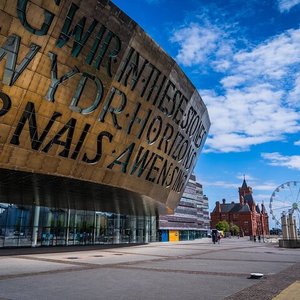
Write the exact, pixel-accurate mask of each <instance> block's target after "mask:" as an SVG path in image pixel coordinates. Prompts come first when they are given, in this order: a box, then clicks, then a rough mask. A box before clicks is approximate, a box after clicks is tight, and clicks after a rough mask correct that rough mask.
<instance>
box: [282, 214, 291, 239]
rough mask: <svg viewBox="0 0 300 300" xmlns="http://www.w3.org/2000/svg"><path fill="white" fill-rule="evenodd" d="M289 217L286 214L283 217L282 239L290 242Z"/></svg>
mask: <svg viewBox="0 0 300 300" xmlns="http://www.w3.org/2000/svg"><path fill="white" fill-rule="evenodd" d="M287 223H288V222H287V217H286V215H285V214H282V216H281V226H282V239H283V240H288V239H289V226H288V224H287Z"/></svg>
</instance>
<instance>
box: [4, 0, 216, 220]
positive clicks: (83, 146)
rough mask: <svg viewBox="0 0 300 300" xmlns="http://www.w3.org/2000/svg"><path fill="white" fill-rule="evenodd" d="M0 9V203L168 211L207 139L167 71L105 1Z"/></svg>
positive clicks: (181, 80)
mask: <svg viewBox="0 0 300 300" xmlns="http://www.w3.org/2000/svg"><path fill="white" fill-rule="evenodd" d="M0 9H1V11H0V23H1V26H0V45H1V48H0V61H1V62H0V87H1V92H0V151H1V152H0V168H1V183H0V185H1V189H0V197H1V200H0V202H6V203H9V202H10V201H11V199H13V200H14V203H18V204H30V203H31V204H32V203H34V204H36V205H43V206H48V207H51V206H55V207H64V208H78V209H90V210H102V211H114V212H117V213H130V214H139V213H143V214H145V213H146V214H147V212H149V214H153V213H152V212H151V211H153V210H155V209H157V208H158V206H161V207H167V208H170V209H173V208H174V207H175V206H176V205H177V203H178V201H179V199H180V197H181V194H182V192H183V189H184V187H185V184H186V182H187V180H188V178H189V175H190V173H191V172H192V170H193V167H194V165H195V163H196V160H197V157H198V155H199V153H200V151H201V149H202V147H203V144H204V142H205V139H206V136H207V133H208V130H209V127H210V121H209V117H208V113H207V109H206V107H205V105H204V103H203V101H202V99H201V97H200V95H199V93H198V92H197V90H196V89H195V87H194V86H193V84H192V83H191V82H190V81H189V79H188V78H187V77H186V75H185V74H184V73H183V72H182V71H181V69H180V68H179V67H178V65H177V64H176V63H175V61H174V60H173V59H172V58H171V57H169V56H168V55H167V54H166V53H165V52H164V51H163V50H162V49H161V48H160V47H159V46H158V45H157V44H156V43H155V42H154V41H153V40H152V39H151V38H150V37H149V36H148V35H147V34H146V33H145V32H144V31H143V30H142V29H141V28H140V27H139V26H138V25H137V24H136V23H135V22H134V21H133V20H131V19H130V18H129V17H128V16H127V15H125V14H124V13H123V12H122V11H120V9H119V8H117V7H116V6H115V5H114V4H113V3H111V2H110V1H104V0H101V1H96V0H93V1H86V0H85V1H80V0H77V1H75V0H73V1H69V0H65V1H64V0H49V1H38V0H35V1H34V0H32V1H26V0H18V1H1V4H0Z"/></svg>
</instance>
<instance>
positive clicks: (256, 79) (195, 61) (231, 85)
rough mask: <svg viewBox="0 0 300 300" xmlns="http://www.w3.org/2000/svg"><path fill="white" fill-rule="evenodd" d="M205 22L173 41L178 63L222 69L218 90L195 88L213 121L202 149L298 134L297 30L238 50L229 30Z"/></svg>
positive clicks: (239, 147)
mask: <svg viewBox="0 0 300 300" xmlns="http://www.w3.org/2000/svg"><path fill="white" fill-rule="evenodd" d="M299 1H300V0H299ZM203 23H204V24H203V25H200V24H197V23H190V24H189V25H188V26H186V27H182V28H180V29H178V30H177V31H174V32H173V35H172V37H171V41H172V42H174V43H177V45H178V46H179V49H178V53H177V56H176V59H177V61H178V62H179V63H180V64H182V65H184V66H189V67H198V68H200V69H201V70H203V69H205V68H207V67H208V66H210V67H212V68H213V69H214V70H215V71H218V72H219V75H222V73H223V77H222V78H221V79H220V86H219V88H218V89H214V90H200V91H199V92H200V94H201V96H202V98H203V100H204V102H205V103H206V105H207V108H208V112H209V115H210V119H211V122H212V126H211V129H210V134H209V137H208V139H207V142H206V146H205V148H204V152H241V151H248V150H250V148H251V146H253V145H258V144H263V143H266V142H271V141H283V140H285V138H286V136H287V134H294V133H297V132H298V131H299V130H300V123H299V120H300V112H299V108H300V72H299V73H297V72H295V70H300V29H299V28H298V29H290V30H287V31H285V32H283V33H282V34H279V35H277V36H274V37H272V38H270V39H268V40H266V41H264V42H262V43H260V44H258V45H256V46H255V47H252V48H251V49H242V50H241V49H240V50H239V51H237V50H236V48H235V47H234V45H235V41H234V40H233V39H232V37H231V35H230V29H229V30H228V32H227V31H226V28H225V25H222V26H223V27H220V28H218V27H217V26H214V25H212V24H211V23H210V22H209V21H207V20H205V21H204V22H203ZM220 73H221V74H220Z"/></svg>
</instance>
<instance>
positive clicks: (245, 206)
mask: <svg viewBox="0 0 300 300" xmlns="http://www.w3.org/2000/svg"><path fill="white" fill-rule="evenodd" d="M250 211H251V210H250V207H249V205H248V204H247V203H246V204H245V205H243V207H242V209H241V210H240V212H250Z"/></svg>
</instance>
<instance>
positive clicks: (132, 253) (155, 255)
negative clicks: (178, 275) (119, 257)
mask: <svg viewBox="0 0 300 300" xmlns="http://www.w3.org/2000/svg"><path fill="white" fill-rule="evenodd" d="M102 252H105V253H112V254H114V253H122V254H129V255H140V256H153V257H169V256H167V255H158V254H143V253H135V252H123V251H114V252H111V251H102Z"/></svg>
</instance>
